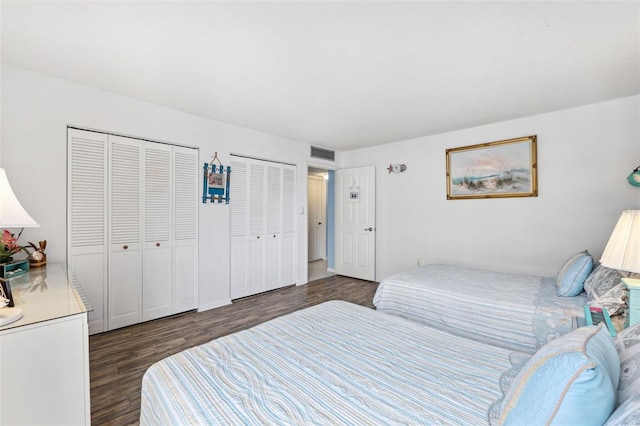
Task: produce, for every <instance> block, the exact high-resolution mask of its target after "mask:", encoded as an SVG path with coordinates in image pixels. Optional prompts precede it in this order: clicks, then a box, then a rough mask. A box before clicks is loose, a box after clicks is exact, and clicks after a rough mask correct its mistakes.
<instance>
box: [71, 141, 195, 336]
mask: <svg viewBox="0 0 640 426" xmlns="http://www.w3.org/2000/svg"><path fill="white" fill-rule="evenodd" d="M68 146H69V149H68V152H69V154H68V167H69V169H68V188H67V190H68V194H69V195H68V197H67V198H68V219H67V223H68V235H67V247H68V259H69V264H70V265H71V268H72V269H73V271H74V272H75V274H76V276H77V277H78V279H79V280H80V282H81V283H82V286H83V288H84V290H85V292H86V294H87V296H88V298H89V301H90V302H91V304H92V306H93V309H94V310H93V312H90V313H89V333H90V334H95V333H100V332H103V331H108V330H113V329H116V328H120V327H124V326H127V325H131V324H135V323H139V322H141V321H147V320H151V319H155V318H160V317H163V316H167V315H172V314H174V313H179V312H184V311H188V310H191V309H195V308H197V307H198V200H199V197H198V182H199V178H200V177H201V176H200V173H201V171H202V169H201V167H199V166H198V164H199V159H198V150H197V149H194V148H186V147H178V146H174V145H169V144H161V143H156V142H149V141H143V140H141V139H134V138H127V137H121V136H115V135H110V134H106V133H98V132H90V131H84V130H77V129H68Z"/></svg>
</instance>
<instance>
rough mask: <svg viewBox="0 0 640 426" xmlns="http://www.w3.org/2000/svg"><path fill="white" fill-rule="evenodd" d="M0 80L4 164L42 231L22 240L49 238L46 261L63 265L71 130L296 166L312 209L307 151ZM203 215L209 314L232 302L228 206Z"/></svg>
mask: <svg viewBox="0 0 640 426" xmlns="http://www.w3.org/2000/svg"><path fill="white" fill-rule="evenodd" d="M1 78H2V80H1V83H2V86H1V89H2V92H1V96H2V105H1V110H0V111H1V114H2V115H1V119H2V121H1V124H2V126H1V144H0V145H1V150H0V153H1V154H2V156H1V157H0V165H2V167H4V168H5V169H6V171H7V175H8V176H9V180H10V182H11V184H12V186H13V189H14V191H15V192H16V194H17V196H18V197H19V199H20V201H21V203H22V204H23V206H24V207H25V209H26V210H27V211H28V212H29V213H30V214H31V216H32V217H33V218H34V219H35V220H36V221H38V222H39V223H40V225H41V227H40V228H34V229H25V231H24V234H23V238H21V241H22V242H24V243H26V241H38V240H41V239H46V240H47V242H48V244H47V257H48V259H49V261H53V262H64V261H65V259H66V178H67V164H66V158H67V125H73V126H79V127H83V128H88V129H95V130H103V131H109V132H114V133H118V134H123V135H128V136H136V137H142V138H146V139H149V140H155V141H160V142H170V143H175V144H179V145H185V146H192V147H199V148H200V161H201V163H204V162H208V161H210V160H211V156H212V155H213V154H214V152H215V151H217V152H218V156H219V157H220V159H221V160H222V162H223V163H224V164H229V159H230V157H229V155H230V154H231V153H233V154H242V155H250V156H253V157H256V158H262V159H266V160H276V161H281V162H287V163H291V164H296V165H297V171H298V176H297V181H298V188H297V189H298V191H297V205H298V206H299V207H302V206H306V204H307V202H306V193H307V185H306V179H307V161H308V160H309V145H308V144H305V143H300V142H296V141H291V140H287V139H283V138H280V137H276V136H272V135H268V134H265V133H261V132H257V131H253V130H249V129H246V128H242V127H239V126H234V125H231V124H227V123H222V122H218V121H214V120H210V119H206V118H203V117H200V116H195V115H191V114H186V113H182V112H179V111H175V110H172V109H168V108H163V107H160V106H157V105H153V104H150V103H146V102H142V101H138V100H135V99H131V98H127V97H124V96H120V95H116V94H112V93H108V92H105V91H101V90H96V89H93V88H90V87H86V86H82V85H78V84H74V83H70V82H67V81H64V80H60V79H56V78H52V77H48V76H44V75H41V74H35V73H32V72H29V71H25V70H22V69H19V68H15V67H11V66H7V65H2V71H1ZM314 162H316V163H317V162H318V161H317V160H314ZM200 185H202V183H200ZM200 191H202V188H200ZM199 215H200V217H199V226H200V237H201V239H200V259H199V262H200V278H199V279H200V307H201V309H206V308H211V307H215V306H219V305H222V304H226V303H229V250H228V247H229V206H228V205H218V204H216V205H211V204H207V205H204V204H200V209H199ZM297 219H298V241H297V253H300V256H299V258H298V259H297V282H298V283H299V284H301V283H306V280H307V259H306V252H307V235H306V234H307V233H306V222H307V220H306V208H305V209H304V214H300V215H298V217H297Z"/></svg>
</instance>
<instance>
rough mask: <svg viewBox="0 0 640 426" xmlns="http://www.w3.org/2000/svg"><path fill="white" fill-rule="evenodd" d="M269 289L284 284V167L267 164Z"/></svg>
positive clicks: (267, 268)
mask: <svg viewBox="0 0 640 426" xmlns="http://www.w3.org/2000/svg"><path fill="white" fill-rule="evenodd" d="M266 168H267V191H266V193H267V199H266V200H265V202H266V206H267V236H266V240H267V241H266V245H267V251H266V273H267V283H266V285H267V288H266V289H267V290H272V289H274V288H279V287H281V286H282V167H281V166H280V165H279V164H278V165H267V166H266Z"/></svg>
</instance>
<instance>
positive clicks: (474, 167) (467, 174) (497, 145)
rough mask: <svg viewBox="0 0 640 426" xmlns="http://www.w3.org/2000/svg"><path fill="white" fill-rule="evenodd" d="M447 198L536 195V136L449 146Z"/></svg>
mask: <svg viewBox="0 0 640 426" xmlns="http://www.w3.org/2000/svg"><path fill="white" fill-rule="evenodd" d="M446 152H447V199H448V200H460V199H470V198H499V197H537V196H538V173H537V170H538V167H537V137H536V136H535V135H534V136H526V137H522V138H515V139H507V140H503V141H496V142H488V143H481V144H478V145H470V146H463V147H460V148H450V149H447V151H446Z"/></svg>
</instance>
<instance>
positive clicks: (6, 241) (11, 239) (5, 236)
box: [0, 229, 31, 263]
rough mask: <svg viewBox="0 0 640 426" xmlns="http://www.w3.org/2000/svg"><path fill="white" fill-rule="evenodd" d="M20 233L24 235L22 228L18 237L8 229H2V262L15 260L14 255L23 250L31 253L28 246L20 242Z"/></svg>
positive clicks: (0, 251) (0, 257)
mask: <svg viewBox="0 0 640 426" xmlns="http://www.w3.org/2000/svg"><path fill="white" fill-rule="evenodd" d="M20 235H22V229H21V230H20V232H19V233H18V236H17V237H16V236H15V235H14V234H12V233H11V232H9V231H8V230H6V229H5V230H3V231H2V237H1V240H0V263H5V262H11V261H12V260H13V255H14V254H16V253H19V252H21V251H24V252H25V253H27V256H29V255H30V254H31V253H29V250H27V248H26V246H21V245H20V244H18V239H20Z"/></svg>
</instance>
